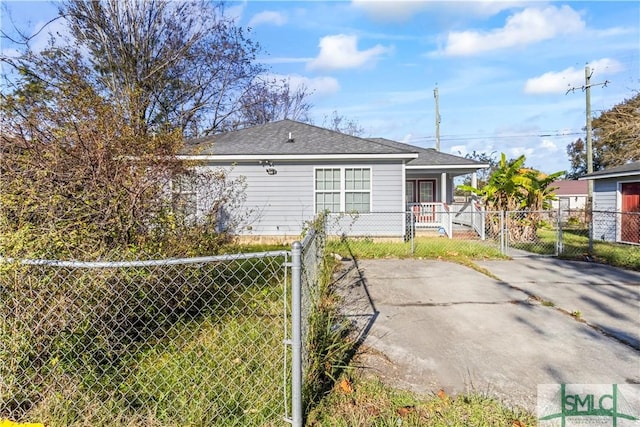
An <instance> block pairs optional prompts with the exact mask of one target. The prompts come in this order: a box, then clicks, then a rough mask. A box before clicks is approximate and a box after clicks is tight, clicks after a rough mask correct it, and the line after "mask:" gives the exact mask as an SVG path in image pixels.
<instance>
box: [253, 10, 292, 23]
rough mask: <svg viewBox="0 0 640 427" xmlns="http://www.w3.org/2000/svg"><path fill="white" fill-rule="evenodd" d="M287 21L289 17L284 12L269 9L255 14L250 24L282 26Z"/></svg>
mask: <svg viewBox="0 0 640 427" xmlns="http://www.w3.org/2000/svg"><path fill="white" fill-rule="evenodd" d="M286 23H287V17H286V16H285V15H284V14H282V13H279V12H273V11H269V10H267V11H264V12H260V13H258V14H256V15H254V16H253V18H251V21H249V24H248V26H249V27H257V26H258V25H261V24H271V25H276V26H281V25H284V24H286Z"/></svg>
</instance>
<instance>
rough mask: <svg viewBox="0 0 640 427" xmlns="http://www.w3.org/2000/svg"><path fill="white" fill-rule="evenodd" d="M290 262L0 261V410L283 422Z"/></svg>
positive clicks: (64, 419) (6, 414)
mask: <svg viewBox="0 0 640 427" xmlns="http://www.w3.org/2000/svg"><path fill="white" fill-rule="evenodd" d="M289 260H290V252H288V251H275V252H264V253H259V254H238V255H228V256H217V257H207V258H194V259H183V260H159V261H156V260H154V261H141V262H115V263H109V262H97V263H80V262H62V261H46V260H27V261H21V262H9V261H7V260H4V262H2V263H0V419H5V418H8V419H12V420H16V421H29V420H31V421H34V422H35V421H37V422H44V423H45V424H46V425H48V426H49V425H51V426H73V425H82V426H85V425H91V426H114V425H148V426H151V425H153V426H164V425H166V426H169V425H171V426H175V425H202V426H205V425H206V426H210V425H222V426H224V425H234V426H236V425H238V426H239V425H242V426H244V425H282V422H283V416H284V417H288V415H289V409H288V408H287V407H286V406H287V402H289V400H290V398H289V396H290V395H291V390H290V389H289V384H288V382H289V381H288V378H290V373H288V372H287V369H288V367H287V363H285V358H286V357H283V353H284V354H285V356H286V355H287V354H288V353H289V351H288V350H287V349H286V348H285V346H284V344H283V343H284V342H285V340H286V338H287V334H288V333H287V331H288V330H290V326H291V325H290V321H291V319H290V314H289V313H291V307H290V301H289V297H288V295H287V292H288V291H287V288H288V286H289V285H290V283H289V278H288V275H289V271H288V270H289V267H288V266H289V265H290V264H289ZM283 376H284V378H285V380H286V381H285V382H284V383H283V381H282V378H283ZM283 395H284V397H283Z"/></svg>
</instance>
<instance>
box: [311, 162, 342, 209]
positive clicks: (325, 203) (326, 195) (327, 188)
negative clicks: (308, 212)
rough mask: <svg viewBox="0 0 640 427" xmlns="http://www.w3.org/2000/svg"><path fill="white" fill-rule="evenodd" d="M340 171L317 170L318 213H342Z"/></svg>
mask: <svg viewBox="0 0 640 427" xmlns="http://www.w3.org/2000/svg"><path fill="white" fill-rule="evenodd" d="M340 193H341V185H340V169H335V168H333V169H316V212H324V211H329V212H340Z"/></svg>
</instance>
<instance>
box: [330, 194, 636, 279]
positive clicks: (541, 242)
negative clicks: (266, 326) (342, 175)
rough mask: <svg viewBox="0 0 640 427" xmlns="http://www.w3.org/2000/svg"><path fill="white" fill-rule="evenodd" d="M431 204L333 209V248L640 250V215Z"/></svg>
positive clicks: (377, 252) (506, 252)
mask: <svg viewBox="0 0 640 427" xmlns="http://www.w3.org/2000/svg"><path fill="white" fill-rule="evenodd" d="M429 209H430V210H429V211H428V212H425V210H424V209H421V210H412V211H410V212H378V213H367V214H359V215H358V214H332V215H330V216H329V219H328V228H327V233H328V235H329V237H328V242H327V248H328V250H329V251H330V252H332V253H335V254H337V255H340V256H342V257H352V256H353V255H358V256H360V257H369V256H377V257H379V256H389V257H394V256H400V257H403V256H417V257H436V258H437V257H438V256H442V255H454V256H457V255H464V256H468V257H470V258H483V257H486V256H491V257H494V256H495V257H501V256H502V257H504V256H508V257H523V256H558V257H564V258H570V259H591V258H594V257H595V258H598V257H600V258H603V260H604V261H606V259H607V257H609V259H610V255H609V254H610V253H612V252H623V253H625V252H626V253H628V254H630V256H631V257H632V258H634V257H635V256H636V254H637V252H638V249H639V247H638V246H634V245H633V244H638V243H640V213H621V212H619V211H615V212H604V211H594V212H587V213H585V212H584V211H580V212H576V211H575V210H574V211H565V210H544V211H508V212H503V211H497V212H491V211H484V210H474V211H457V212H456V211H454V210H453V209H448V208H447V207H445V206H433V207H431V206H430V207H429ZM591 228H592V234H590V233H591V231H590V230H591ZM590 236H591V238H590ZM630 243H631V244H632V245H629V244H630ZM594 245H595V246H594ZM634 259H635V258H634ZM633 265H635V264H631V266H632V267H633Z"/></svg>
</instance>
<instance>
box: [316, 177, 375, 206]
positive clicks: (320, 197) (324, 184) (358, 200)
mask: <svg viewBox="0 0 640 427" xmlns="http://www.w3.org/2000/svg"><path fill="white" fill-rule="evenodd" d="M315 203H316V212H318V213H319V212H323V211H329V212H358V213H367V212H370V211H371V168H366V167H365V168H362V167H359V168H352V167H344V168H318V169H316V171H315Z"/></svg>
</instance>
